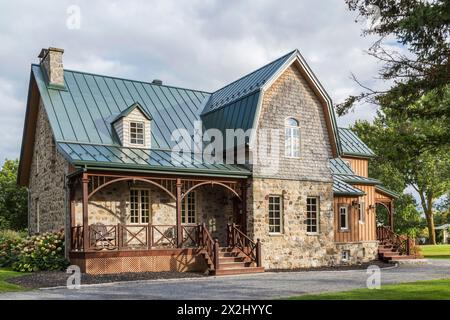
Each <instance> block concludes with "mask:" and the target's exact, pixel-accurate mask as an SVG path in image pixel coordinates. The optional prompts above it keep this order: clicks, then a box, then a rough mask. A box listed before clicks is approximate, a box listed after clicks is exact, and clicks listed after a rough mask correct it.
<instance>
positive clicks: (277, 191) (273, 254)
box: [248, 178, 337, 269]
mask: <svg viewBox="0 0 450 320" xmlns="http://www.w3.org/2000/svg"><path fill="white" fill-rule="evenodd" d="M251 189H252V196H250V197H249V198H248V202H249V205H250V207H249V208H250V209H251V210H252V211H253V214H251V215H250V216H249V218H248V220H249V221H248V223H249V228H248V229H249V233H250V235H251V237H253V238H254V239H257V238H259V239H260V240H261V243H262V251H263V252H262V254H263V266H264V267H265V268H267V269H292V268H302V267H317V266H324V265H333V264H336V263H337V261H336V249H335V248H336V247H335V243H334V234H333V194H332V184H331V183H328V182H312V181H293V180H280V179H261V178H255V179H253V180H252V183H251ZM269 195H280V196H282V199H283V201H282V218H283V223H282V233H281V234H269V216H268V201H269V199H268V197H269ZM308 196H314V197H318V198H319V199H320V203H319V205H320V216H319V232H318V234H317V235H309V234H307V232H306V221H305V220H306V198H307V197H308Z"/></svg>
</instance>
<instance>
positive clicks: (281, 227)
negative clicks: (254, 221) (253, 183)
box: [267, 194, 283, 235]
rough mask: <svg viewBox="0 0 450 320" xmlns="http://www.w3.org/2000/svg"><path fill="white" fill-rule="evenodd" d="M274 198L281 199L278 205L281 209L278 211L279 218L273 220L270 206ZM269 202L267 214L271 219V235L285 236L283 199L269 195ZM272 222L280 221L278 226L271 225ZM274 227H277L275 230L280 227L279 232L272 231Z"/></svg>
mask: <svg viewBox="0 0 450 320" xmlns="http://www.w3.org/2000/svg"><path fill="white" fill-rule="evenodd" d="M272 198H277V199H279V203H278V205H279V209H278V214H279V217H278V218H276V217H275V218H273V217H272V218H271V209H270V206H271V199H272ZM268 202H269V203H268V208H267V214H268V218H269V234H273V235H279V234H283V197H282V196H281V195H276V194H273V195H269V199H268ZM274 205H275V203H274ZM272 211H273V210H272ZM271 220H278V221H279V224H278V225H276V224H271ZM272 226H273V227H275V228H277V227H279V231H270V230H271V227H272Z"/></svg>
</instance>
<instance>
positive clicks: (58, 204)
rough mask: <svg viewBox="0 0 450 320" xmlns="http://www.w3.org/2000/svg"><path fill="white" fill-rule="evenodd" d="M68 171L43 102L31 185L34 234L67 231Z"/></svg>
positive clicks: (30, 216) (31, 212) (38, 124)
mask: <svg viewBox="0 0 450 320" xmlns="http://www.w3.org/2000/svg"><path fill="white" fill-rule="evenodd" d="M68 170H69V163H68V162H67V160H66V159H64V158H63V157H62V156H61V154H60V153H59V152H58V151H57V149H56V145H55V141H54V139H53V133H52V130H51V127H50V123H49V121H48V117H47V114H46V112H45V108H44V106H43V104H42V101H41V102H40V103H39V111H38V116H37V124H36V134H35V142H34V152H33V159H32V162H31V171H30V181H29V203H28V207H29V209H28V210H29V211H28V215H29V219H28V221H29V223H28V224H29V226H28V227H29V231H30V233H37V232H40V233H42V232H48V231H57V230H60V229H62V228H64V227H65V216H66V211H65V188H64V179H65V175H66V173H67V172H68ZM38 203H39V204H38ZM38 206H39V217H38V216H37V207H38ZM38 223H39V226H38Z"/></svg>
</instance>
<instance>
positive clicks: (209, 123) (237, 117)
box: [202, 90, 259, 134]
mask: <svg viewBox="0 0 450 320" xmlns="http://www.w3.org/2000/svg"><path fill="white" fill-rule="evenodd" d="M258 99H259V90H258V91H256V92H254V93H252V94H249V95H247V96H245V97H242V98H241V99H239V100H236V101H234V102H233V103H231V104H229V105H227V106H226V107H224V108H220V109H218V110H217V111H214V112H210V113H207V114H206V115H203V116H202V121H203V126H204V128H205V129H209V128H216V129H219V130H220V131H221V132H222V133H224V134H225V133H226V131H225V130H226V129H234V130H236V129H242V130H244V131H246V130H248V129H251V128H252V127H253V120H254V119H255V117H256V109H257V106H258Z"/></svg>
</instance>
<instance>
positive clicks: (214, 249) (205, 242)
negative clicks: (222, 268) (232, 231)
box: [199, 223, 219, 270]
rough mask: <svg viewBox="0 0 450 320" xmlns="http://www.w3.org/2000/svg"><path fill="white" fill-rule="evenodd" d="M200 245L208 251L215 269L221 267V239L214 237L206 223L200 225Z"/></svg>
mask: <svg viewBox="0 0 450 320" xmlns="http://www.w3.org/2000/svg"><path fill="white" fill-rule="evenodd" d="M199 231H200V232H199V235H200V238H199V245H200V246H201V247H202V248H203V249H204V250H205V251H206V254H207V256H208V258H209V259H210V262H211V263H212V265H213V266H214V269H215V270H218V269H219V241H218V239H217V238H216V239H213V237H212V236H211V233H210V232H209V230H208V227H207V226H206V223H202V224H201V225H199Z"/></svg>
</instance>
